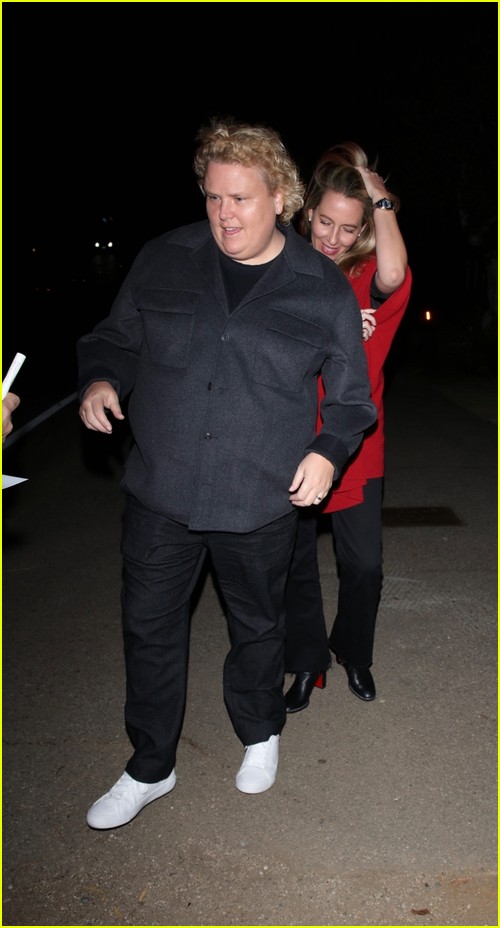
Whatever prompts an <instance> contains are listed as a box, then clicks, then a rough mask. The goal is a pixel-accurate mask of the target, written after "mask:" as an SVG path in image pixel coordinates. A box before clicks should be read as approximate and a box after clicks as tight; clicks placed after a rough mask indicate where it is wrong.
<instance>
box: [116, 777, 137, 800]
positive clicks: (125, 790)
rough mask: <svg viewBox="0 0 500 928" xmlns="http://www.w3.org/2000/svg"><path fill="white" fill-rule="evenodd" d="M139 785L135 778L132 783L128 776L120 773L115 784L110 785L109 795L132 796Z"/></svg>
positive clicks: (122, 797)
mask: <svg viewBox="0 0 500 928" xmlns="http://www.w3.org/2000/svg"><path fill="white" fill-rule="evenodd" d="M136 784H137V785H136ZM139 786H140V784H139V783H137V780H136V781H135V783H134V781H133V780H131V779H129V777H127V776H126V775H125V774H124V773H122V775H121V777H120V779H119V780H117V782H116V783H115V785H114V786H112V787H111V789H110V791H109V795H110V796H113V797H114V798H115V799H128V798H133V796H134V793H135V792H136V790H137V787H139Z"/></svg>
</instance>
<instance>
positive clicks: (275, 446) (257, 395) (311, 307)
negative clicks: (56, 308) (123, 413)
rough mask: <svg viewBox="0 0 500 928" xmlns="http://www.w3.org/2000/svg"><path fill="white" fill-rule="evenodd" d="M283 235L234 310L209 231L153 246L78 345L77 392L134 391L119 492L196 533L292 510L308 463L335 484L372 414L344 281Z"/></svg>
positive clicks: (291, 234)
mask: <svg viewBox="0 0 500 928" xmlns="http://www.w3.org/2000/svg"><path fill="white" fill-rule="evenodd" d="M281 231H283V233H284V234H285V235H286V245H285V248H284V250H283V252H282V254H281V256H280V257H279V258H278V259H277V260H276V261H275V262H274V263H273V264H271V265H270V267H269V269H268V270H267V272H265V274H264V275H263V277H262V278H261V279H260V281H259V282H258V283H257V284H256V285H255V286H254V288H253V289H252V290H251V291H250V292H249V293H248V294H247V296H246V297H245V299H244V300H242V302H241V303H240V305H239V306H238V307H237V308H236V309H235V310H234V312H232V313H231V314H230V313H229V311H228V305H227V300H226V295H225V290H224V285H223V281H222V276H221V271H220V266H219V249H218V246H217V244H216V242H215V240H214V238H213V236H212V233H211V231H210V227H209V224H208V222H206V221H205V222H199V223H195V224H193V225H189V226H184V227H182V228H180V229H175V230H174V231H172V232H168V233H166V234H165V235H161V236H159V237H158V238H155V239H153V240H152V241H150V242H148V243H147V244H146V245H145V246H144V248H143V249H142V250H141V252H140V253H139V255H138V256H137V258H136V260H135V261H134V263H133V265H132V268H131V270H130V271H129V273H128V276H127V277H126V279H125V281H124V283H123V285H122V287H121V289H120V292H119V293H118V296H117V298H116V300H115V302H114V304H113V306H112V308H111V312H110V315H109V316H108V317H107V318H106V319H104V320H103V321H102V322H100V323H99V324H98V325H97V326H96V327H95V329H94V330H93V332H92V333H90V334H89V335H85V336H84V337H83V338H81V339H80V340H79V342H78V346H77V350H78V360H79V390H80V395H83V392H84V391H85V389H86V388H87V386H88V385H89V384H90V383H91V382H92V381H95V380H107V381H109V382H110V383H111V384H112V385H113V386H114V387H115V389H116V390H117V392H118V395H119V396H120V397H121V398H123V397H125V396H127V395H128V394H129V393H130V394H131V395H130V402H129V408H128V414H129V418H130V424H131V429H132V433H133V437H134V441H135V443H134V446H133V448H132V450H131V452H130V455H129V457H128V460H127V464H126V469H125V475H124V478H123V480H122V483H121V486H122V488H123V490H124V491H125V492H127V493H131V494H133V495H134V496H136V497H137V498H138V499H140V500H141V501H142V502H143V503H144V504H145V505H146V506H148V507H149V508H150V509H152V510H154V511H156V512H160V513H163V514H164V515H166V516H168V517H169V518H172V519H175V520H177V521H179V522H183V523H185V524H187V525H189V527H190V528H191V529H193V530H202V531H230V532H249V531H253V530H254V529H256V528H259V527H261V526H262V525H265V524H267V523H269V522H272V521H274V520H275V519H278V518H280V517H281V516H283V515H285V514H286V513H288V512H290V511H291V510H292V509H293V508H294V507H293V506H292V504H291V503H290V501H289V499H288V496H289V493H288V487H289V486H290V483H291V481H292V478H293V475H294V473H295V470H296V468H297V466H298V464H299V463H300V461H301V460H302V458H303V457H304V455H305V454H306V453H307V452H308V451H317V452H318V453H319V454H322V455H324V457H326V458H328V459H329V460H330V461H331V462H332V463H333V464H334V465H335V468H336V472H335V476H336V477H338V476H339V474H340V471H341V470H342V468H343V467H344V465H345V463H346V461H347V459H348V458H349V456H350V455H351V454H352V453H353V452H354V451H355V450H356V448H357V446H358V445H359V443H360V441H361V438H362V435H363V432H364V430H365V429H366V428H367V427H368V426H369V425H371V424H372V422H374V421H375V419H376V415H377V413H376V409H375V406H374V405H373V403H372V402H371V400H370V385H369V382H368V376H367V369H366V358H365V352H364V349H363V343H362V335H361V315H360V311H359V306H358V303H357V300H356V298H355V296H354V293H353V291H352V289H351V286H350V284H349V283H348V282H347V280H346V278H345V277H344V275H343V273H342V272H341V271H340V270H339V269H338V268H337V267H336V265H335V264H334V262H333V261H330V260H329V259H328V258H325V257H324V256H323V255H320V254H319V253H318V252H317V251H315V250H314V248H312V247H311V245H309V244H308V243H307V242H306V241H305V240H304V239H303V238H302V237H301V236H299V235H298V234H297V233H296V232H295V230H294V229H293V228H292V227H286V228H282V229H281ZM320 371H321V374H322V377H323V381H324V384H325V389H326V396H325V399H324V401H323V404H322V416H323V423H324V424H323V428H322V431H321V432H320V434H319V435H316V411H317V403H318V395H317V376H318V374H319V372H320Z"/></svg>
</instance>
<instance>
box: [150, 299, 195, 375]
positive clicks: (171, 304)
mask: <svg viewBox="0 0 500 928" xmlns="http://www.w3.org/2000/svg"><path fill="white" fill-rule="evenodd" d="M199 300H200V295H199V293H196V292H195V291H190V290H160V289H159V290H145V291H144V292H143V293H142V294H141V297H140V309H141V313H142V319H143V325H144V337H145V341H146V345H147V349H148V351H149V356H150V359H151V361H153V363H154V364H162V365H163V366H164V367H173V368H183V367H186V366H187V363H188V360H189V350H190V347H191V339H192V336H193V328H194V318H195V312H196V309H197V308H198V306H199Z"/></svg>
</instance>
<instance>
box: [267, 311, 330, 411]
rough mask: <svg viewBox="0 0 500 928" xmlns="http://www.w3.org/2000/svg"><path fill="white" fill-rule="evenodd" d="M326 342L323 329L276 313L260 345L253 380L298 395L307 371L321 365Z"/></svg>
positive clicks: (311, 370)
mask: <svg viewBox="0 0 500 928" xmlns="http://www.w3.org/2000/svg"><path fill="white" fill-rule="evenodd" d="M325 345H326V340H325V336H324V334H323V332H322V330H321V328H320V327H319V326H317V325H314V324H313V323H310V322H306V321H305V320H303V319H298V318H297V317H296V316H291V315H288V314H287V313H276V318H274V319H273V320H272V323H270V324H269V325H267V326H266V328H265V330H264V332H263V333H262V337H261V339H260V341H259V343H258V345H257V354H256V357H255V364H254V370H253V376H254V380H256V381H257V383H261V384H263V385H264V386H268V387H273V388H274V389H277V390H286V391H288V392H289V393H296V392H297V391H298V390H300V389H301V388H302V385H303V381H304V377H305V375H306V374H307V373H308V372H315V373H316V372H317V370H318V369H319V367H320V366H321V364H322V361H323V358H324V352H325Z"/></svg>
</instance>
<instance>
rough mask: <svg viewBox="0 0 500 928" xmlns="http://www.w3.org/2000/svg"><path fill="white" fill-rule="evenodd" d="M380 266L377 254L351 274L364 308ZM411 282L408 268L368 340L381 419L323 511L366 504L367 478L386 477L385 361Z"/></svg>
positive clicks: (368, 303)
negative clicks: (364, 490)
mask: <svg viewBox="0 0 500 928" xmlns="http://www.w3.org/2000/svg"><path fill="white" fill-rule="evenodd" d="M376 269H377V260H376V258H375V256H373V257H370V258H368V260H367V262H366V264H365V265H364V266H363V268H362V270H361V274H360V276H359V277H351V276H349V277H348V280H349V282H350V283H351V284H352V287H353V289H354V292H355V294H356V296H357V298H358V302H359V306H360V309H369V308H370V306H371V297H370V286H371V282H372V278H373V275H374V274H375V271H376ZM411 283H412V275H411V271H410V268H407V271H406V276H405V279H404V281H403V283H402V284H401V286H400V287H398V289H397V290H395V291H394V293H391V295H390V296H389V297H388V298H387V299H386V300H385V301H384V302H383V303H382V304H381V306H379V308H378V309H377V312H376V316H375V318H376V321H377V326H376V329H375V331H374V333H373V335H372V336H371V338H369V339H368V340H367V341H366V342H364V347H365V352H366V358H367V361H368V376H369V378H370V384H371V394H372V400H373V402H374V403H375V406H376V407H377V410H378V419H377V421H376V423H375V424H374V425H372V426H371V427H370V428H369V429H368V430H367V431H366V432H365V437H364V439H363V441H362V443H361V445H360V447H359V448H358V450H357V452H355V454H354V455H353V457H352V458H351V460H350V462H349V464H348V465H347V466H346V468H345V469H344V472H343V474H342V477H341V478H340V481H336V482H335V483H334V485H333V489H332V492H331V493H330V494H329V496H328V497H327V500H326V503H325V505H324V506H322V507H321V512H336V511H337V510H339V509H348V508H349V507H350V506H356V505H358V504H359V503H362V502H363V487H364V485H365V483H366V481H367V480H368V479H369V478H371V477H383V475H384V402H383V393H384V364H385V360H386V358H387V355H388V354H389V349H390V347H391V344H392V340H393V338H394V336H395V334H396V331H397V328H398V326H399V323H400V322H401V319H402V318H403V315H404V312H405V309H406V307H407V306H408V301H409V299H410V292H411ZM323 396H324V389H323V383H322V381H321V377H320V378H319V380H318V399H319V403H321V400H322V399H323ZM317 428H318V431H319V429H320V428H321V412H320V407H319V406H318V421H317Z"/></svg>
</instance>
